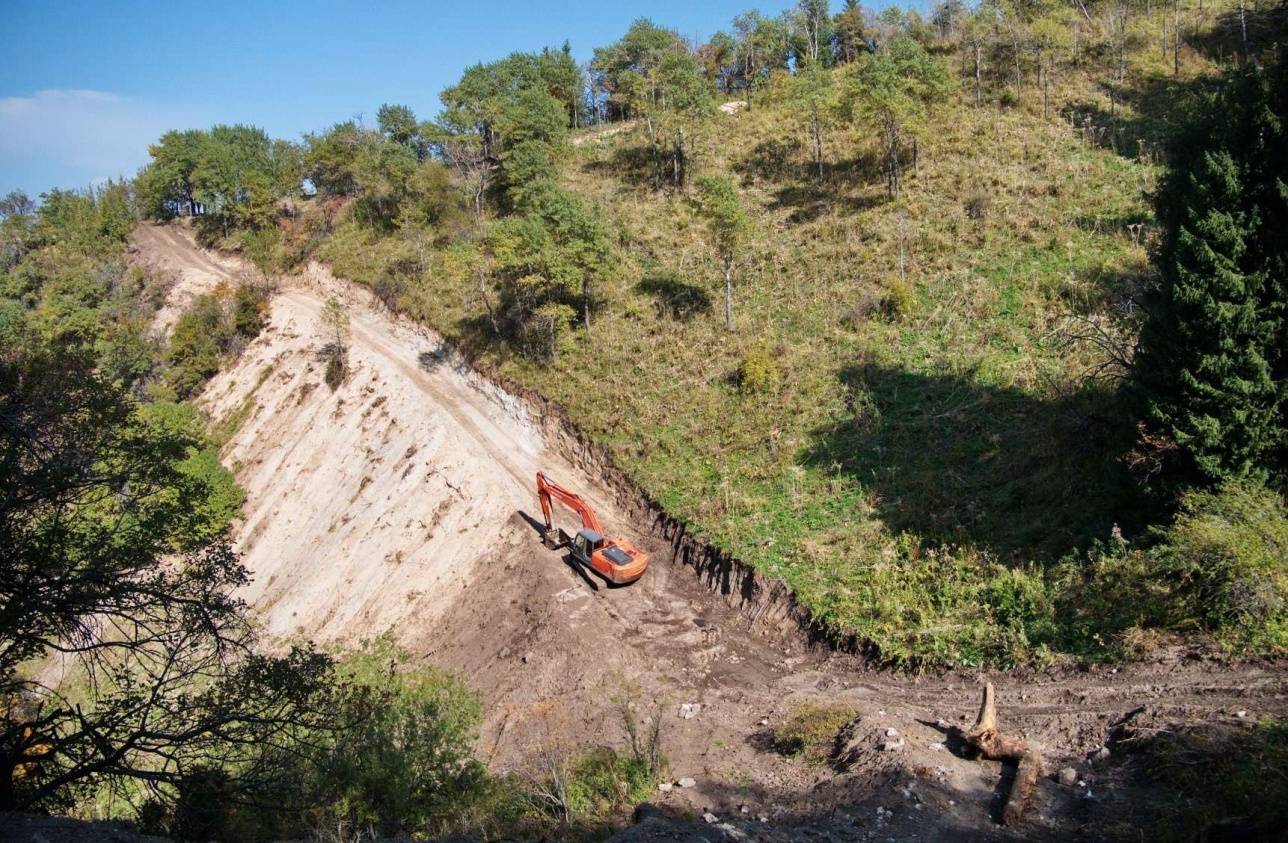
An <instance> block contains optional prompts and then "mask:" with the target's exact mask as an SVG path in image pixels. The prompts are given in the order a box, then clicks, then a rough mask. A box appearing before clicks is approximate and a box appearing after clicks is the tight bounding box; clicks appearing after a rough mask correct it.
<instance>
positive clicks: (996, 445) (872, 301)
mask: <svg viewBox="0 0 1288 843" xmlns="http://www.w3.org/2000/svg"><path fill="white" fill-rule="evenodd" d="M1185 11H1186V13H1187V14H1190V16H1191V17H1194V19H1195V20H1197V17H1195V16H1197V14H1198V12H1197V9H1196V8H1191V7H1190V6H1188V5H1187V6H1186V10H1185ZM1209 13H1210V7H1209ZM1133 27H1134V29H1133V35H1132V39H1131V41H1130V44H1129V47H1130V56H1129V67H1130V71H1129V75H1128V84H1127V85H1126V87H1125V88H1124V89H1123V90H1119V91H1118V92H1117V93H1116V94H1115V97H1116V99H1117V102H1116V103H1115V104H1114V105H1113V106H1112V108H1111V107H1110V104H1109V101H1108V96H1107V94H1106V79H1108V75H1107V74H1108V72H1109V71H1108V70H1107V69H1106V68H1107V67H1108V64H1107V62H1106V60H1105V59H1104V55H1103V54H1104V51H1105V50H1106V49H1107V47H1106V44H1107V43H1108V42H1107V35H1106V34H1105V32H1103V31H1097V29H1096V28H1095V27H1092V26H1090V25H1088V26H1086V27H1084V31H1083V33H1082V39H1083V40H1082V50H1083V55H1082V57H1081V59H1080V62H1079V63H1078V64H1076V65H1075V64H1073V63H1072V62H1070V61H1069V58H1068V56H1067V55H1065V54H1063V53H1062V54H1061V57H1060V58H1059V59H1058V60H1057V61H1056V63H1055V68H1054V71H1053V78H1054V80H1055V81H1054V84H1053V86H1052V98H1051V99H1052V101H1051V107H1050V109H1049V111H1048V112H1047V114H1046V115H1045V116H1044V114H1043V109H1042V102H1041V95H1040V92H1039V90H1038V89H1037V87H1036V85H1032V86H1030V87H1026V88H1024V89H1022V90H1020V91H1018V92H1013V93H1015V94H1016V96H1015V97H1014V99H1015V100H1016V101H1017V104H1016V105H1015V106H1013V107H1001V106H999V105H998V101H999V99H998V98H999V96H1000V94H1001V93H1002V91H1003V90H1004V89H1005V86H1004V85H995V86H994V87H993V88H992V89H991V92H990V95H989V97H988V98H987V99H986V101H985V103H984V104H983V105H981V106H976V105H975V104H974V102H973V91H972V90H971V89H970V88H969V86H967V87H964V88H963V89H962V90H961V91H959V92H958V93H957V94H956V95H954V97H953V98H952V100H951V101H950V102H949V103H946V104H944V105H943V106H940V107H938V108H936V109H935V110H934V111H933V112H932V114H931V115H930V117H929V119H928V122H927V124H926V125H925V126H924V127H923V129H922V131H921V132H920V134H919V140H918V146H919V162H918V166H917V168H916V172H915V173H914V172H909V173H908V176H907V180H906V191H905V193H904V195H903V196H902V197H901V198H900V199H898V200H897V201H892V200H890V199H889V198H888V197H886V195H885V193H884V183H883V179H882V176H881V173H880V171H879V166H878V164H877V157H876V155H877V146H876V138H875V136H874V134H873V133H872V132H871V131H869V127H865V126H857V127H844V126H833V127H832V128H830V129H829V130H828V132H827V135H826V138H825V143H824V155H825V159H826V161H827V162H828V168H827V172H826V174H825V177H824V179H823V180H822V181H821V182H818V181H815V180H814V179H813V178H812V176H811V175H810V168H809V161H808V153H807V147H806V145H805V143H804V142H803V138H804V135H803V128H802V124H801V123H800V121H799V120H798V119H797V117H796V116H795V115H794V114H793V113H792V103H791V99H790V96H789V95H788V93H787V92H786V90H785V89H784V88H780V87H771V89H770V90H769V91H768V92H767V93H766V94H764V95H763V96H761V97H760V98H759V99H758V100H757V101H756V103H755V106H754V108H753V109H752V110H750V111H744V112H740V113H738V114H735V115H718V116H717V117H715V118H714V120H713V121H712V123H711V124H710V125H708V126H707V127H705V129H704V130H703V131H701V132H699V137H698V141H697V150H698V153H697V157H698V170H699V171H722V170H725V171H731V172H733V173H734V174H735V175H736V176H737V177H738V179H739V182H740V187H741V191H742V198H743V201H744V203H745V205H746V206H747V209H748V213H749V216H750V218H751V228H752V236H751V238H750V240H751V242H750V245H749V246H748V247H747V248H746V249H745V251H744V252H743V253H742V254H741V255H740V256H739V258H738V261H737V276H736V282H735V286H736V292H735V297H736V302H735V310H734V313H735V322H736V330H735V331H734V332H733V333H727V332H725V331H724V330H723V326H722V322H721V318H720V313H719V310H720V308H719V306H718V302H719V301H720V296H721V288H720V283H721V275H720V269H719V266H718V264H717V259H716V256H715V254H714V251H713V249H712V248H710V246H709V244H707V243H706V242H705V236H704V228H703V226H702V225H701V224H700V221H699V220H698V219H697V216H696V210H695V208H694V206H693V203H692V202H691V200H690V199H689V197H687V196H685V195H682V194H678V193H673V192H665V191H664V192H654V191H653V190H652V189H651V186H650V185H648V184H647V183H645V182H646V180H642V179H640V178H639V177H638V174H637V173H636V171H635V170H634V169H633V168H632V166H631V165H630V162H632V161H634V160H637V159H638V158H639V156H638V154H637V150H638V148H639V146H640V145H641V144H642V143H643V138H642V135H641V134H640V130H636V131H634V132H632V131H624V132H620V133H617V134H614V135H611V136H604V137H601V138H598V139H595V140H590V141H588V142H586V143H583V144H582V145H580V146H577V147H575V148H573V150H572V152H571V158H570V160H569V161H568V162H567V164H566V166H565V174H564V182H565V186H566V187H567V188H569V189H570V190H572V191H574V192H575V193H577V194H578V195H579V196H581V197H582V198H584V199H585V200H586V201H588V202H590V203H592V204H593V205H595V206H596V207H597V208H598V211H599V214H600V215H601V217H602V218H603V219H604V220H605V221H606V222H607V223H608V225H609V226H610V230H611V231H612V232H613V234H614V239H615V241H616V244H617V245H616V249H617V252H618V254H617V256H616V260H615V261H614V263H615V265H616V266H617V271H616V272H615V273H613V275H612V276H611V277H608V278H603V279H600V282H599V283H600V288H601V289H600V292H601V294H602V297H603V303H602V306H601V307H600V308H599V310H598V312H597V313H596V315H595V318H594V325H593V330H592V334H591V336H589V337H585V338H583V339H584V341H583V342H581V343H578V344H577V345H576V346H574V347H572V348H570V349H569V350H568V351H567V352H566V353H563V354H561V355H560V357H559V358H558V360H556V361H554V362H553V363H543V362H539V361H534V360H530V359H526V358H524V357H522V356H519V355H517V354H515V353H513V352H512V351H511V350H510V349H508V348H507V347H506V346H505V345H503V344H498V343H497V342H495V341H494V339H493V338H491V337H490V336H488V335H487V334H486V333H485V332H482V331H480V329H479V325H481V324H483V323H484V318H483V317H484V304H483V298H482V296H481V294H480V291H479V285H478V278H479V275H478V273H476V271H475V270H476V268H477V267H478V266H479V265H480V261H481V260H482V258H481V256H480V254H479V251H478V247H477V245H475V244H472V243H465V244H457V245H455V246H450V247H446V248H439V249H436V250H434V251H432V252H431V253H430V255H429V257H428V258H427V263H428V266H426V267H425V268H424V271H423V272H422V271H420V269H418V268H409V267H410V266H411V264H413V263H414V261H413V260H412V257H413V254H414V251H415V250H414V249H413V248H412V246H411V243H410V241H409V240H403V239H399V237H398V236H386V237H383V238H382V237H379V236H377V235H375V234H373V233H371V232H368V231H364V230H363V229H362V228H360V227H359V226H358V225H357V224H356V223H354V222H352V221H351V220H350V221H346V222H342V223H341V224H340V225H339V226H338V227H337V228H336V230H335V231H334V232H333V233H332V234H331V235H330V237H329V238H328V239H327V240H326V241H325V242H324V243H323V244H322V246H321V248H320V251H319V252H318V254H319V256H320V257H322V258H324V259H326V260H329V261H331V262H332V264H333V267H334V269H335V271H336V272H337V274H339V275H342V276H346V277H349V278H352V279H354V280H357V281H360V282H363V283H367V284H370V285H372V286H373V287H375V288H376V289H377V290H378V291H380V292H381V294H382V297H384V298H385V299H386V300H387V301H390V300H392V301H393V302H395V303H396V304H397V306H398V307H399V308H401V309H402V310H404V311H406V312H407V313H409V314H410V315H412V316H413V317H414V318H417V319H419V320H422V321H424V322H427V323H429V324H431V325H433V326H434V327H436V328H437V329H439V330H440V331H442V332H443V333H444V334H446V335H447V336H449V337H451V338H453V339H454V340H455V341H457V342H458V343H459V344H461V345H463V346H464V347H466V348H467V349H468V350H469V351H471V352H472V353H473V354H474V355H475V356H476V358H477V359H478V360H479V361H480V362H481V363H482V364H484V365H486V366H489V367H492V368H494V369H496V370H499V371H500V372H501V373H503V374H504V375H506V376H507V377H509V378H511V379H514V380H516V381H518V382H520V383H522V384H525V385H527V386H529V387H532V388H535V389H536V390H538V391H540V392H541V393H543V394H545V395H546V396H548V397H550V398H552V399H554V400H556V401H558V402H560V403H562V404H563V405H564V406H565V407H566V408H567V409H568V411H569V413H570V415H571V417H572V418H573V420H574V421H576V423H577V424H578V425H579V426H581V427H582V428H583V429H584V430H586V431H587V432H588V433H589V434H591V435H592V436H593V437H594V438H595V439H597V440H598V441H600V442H601V443H603V444H605V445H608V446H609V447H610V448H611V449H612V450H613V451H614V453H615V455H616V457H617V459H618V460H619V462H620V463H621V464H622V465H623V466H624V467H625V468H626V469H627V470H628V471H629V472H630V473H631V474H632V476H633V477H634V478H635V479H636V480H637V481H638V482H639V483H640V484H641V485H643V486H644V487H645V488H646V489H647V490H649V492H650V493H651V494H653V495H654V496H655V497H656V498H657V499H658V500H659V501H661V503H662V504H663V505H664V506H665V507H666V508H667V509H668V510H670V511H671V512H672V513H673V514H675V515H677V516H679V517H681V518H683V519H685V520H686V521H688V522H689V523H690V524H691V525H692V526H693V528H694V530H695V531H696V532H701V533H704V534H706V535H707V536H709V537H711V538H712V539H714V540H715V541H716V542H717V543H718V544H719V545H721V546H722V547H724V548H726V549H728V550H729V551H731V552H733V553H734V554H736V555H737V556H739V557H741V558H742V559H744V560H746V561H748V562H750V563H751V564H753V565H755V566H756V567H758V568H760V569H761V570H763V571H766V572H767V573H769V574H771V575H776V576H780V577H783V578H784V579H786V580H787V582H788V583H789V584H790V585H791V586H792V587H793V588H794V589H795V590H796V592H797V594H798V595H799V596H800V598H801V599H802V601H803V602H804V603H805V605H806V606H808V607H809V608H810V609H811V610H813V611H814V612H815V614H816V615H818V616H819V617H820V618H822V619H824V620H826V621H827V622H829V623H832V624H835V625H836V626H838V627H843V628H846V629H849V630H853V631H855V632H857V633H858V634H859V635H861V636H862V637H864V638H866V639H868V640H869V641H870V642H872V643H874V644H875V645H876V646H877V647H878V648H879V650H880V653H881V655H882V657H883V658H884V659H885V660H887V661H890V662H895V663H917V664H923V663H933V664H980V663H985V662H994V663H998V662H1000V663H1012V662H1015V661H1033V660H1040V659H1043V658H1046V654H1047V653H1048V652H1049V651H1048V650H1047V649H1046V645H1045V644H1039V643H1037V642H1038V641H1040V640H1049V639H1051V636H1050V634H1049V632H1050V630H1049V629H1047V628H1046V627H1045V624H1047V623H1048V621H1047V619H1045V617H1042V618H1038V620H1037V621H1035V623H1036V626H1035V627H1034V628H1031V629H1030V628H1025V627H1023V626H1022V625H1017V624H1016V623H1013V622H1011V620H1008V619H1013V618H1014V617H1015V614H1014V613H1011V614H1009V615H1007V614H1006V613H1005V612H1001V611H999V608H998V605H997V601H996V600H994V599H993V598H995V597H996V596H997V595H998V594H1002V593H1007V591H1008V589H1013V588H1015V587H1016V583H1017V582H1018V580H1017V577H1019V578H1028V579H1027V580H1025V588H1026V589H1027V588H1029V587H1030V586H1031V587H1032V588H1036V589H1039V590H1044V589H1050V588H1055V585H1054V583H1055V582H1056V580H1057V579H1058V577H1056V576H1055V574H1053V573H1052V572H1053V571H1055V570H1056V569H1057V568H1058V567H1059V563H1060V560H1062V559H1066V558H1068V557H1069V556H1070V554H1076V553H1079V552H1082V551H1085V550H1086V549H1088V548H1091V547H1093V546H1095V545H1096V543H1097V542H1104V541H1108V540H1109V539H1110V537H1111V535H1113V534H1115V532H1116V531H1117V530H1121V531H1125V532H1126V534H1127V535H1128V537H1129V538H1130V537H1131V536H1133V535H1134V534H1135V533H1136V532H1137V531H1138V530H1140V529H1141V528H1143V527H1144V526H1145V525H1144V524H1143V523H1142V521H1143V519H1142V518H1141V517H1140V516H1139V512H1140V511H1141V507H1140V506H1139V504H1138V502H1137V501H1135V500H1134V499H1133V497H1132V488H1131V484H1130V483H1129V482H1128V478H1127V477H1126V475H1125V472H1124V471H1123V469H1122V468H1121V463H1120V461H1119V457H1120V456H1121V455H1122V454H1123V453H1124V451H1125V450H1126V449H1127V447H1129V446H1130V439H1131V436H1132V431H1131V430H1130V426H1129V425H1124V424H1122V423H1121V422H1118V421H1117V420H1118V419H1123V418H1125V417H1126V414H1125V413H1124V411H1123V408H1122V406H1121V405H1120V403H1119V401H1120V399H1119V397H1118V395H1117V393H1116V390H1115V389H1114V388H1113V386H1112V384H1106V383H1104V382H1102V381H1099V380H1096V379H1089V378H1088V377H1087V373H1088V372H1094V371H1097V370H1098V368H1099V367H1100V366H1101V365H1102V364H1103V363H1104V361H1105V357H1104V354H1103V352H1102V350H1101V349H1099V348H1097V347H1096V346H1095V345H1093V344H1088V343H1084V342H1078V341H1075V340H1074V339H1073V332H1071V331H1070V326H1071V325H1076V324H1078V322H1079V320H1084V319H1088V318H1090V319H1095V320H1097V321H1099V322H1100V323H1101V324H1106V325H1108V326H1110V328H1111V329H1112V330H1113V331H1114V332H1116V333H1117V334H1118V335H1120V336H1122V337H1124V338H1126V340H1127V341H1129V340H1130V337H1131V336H1132V332H1133V331H1134V324H1133V321H1132V313H1133V308H1132V305H1131V302H1132V299H1133V297H1134V295H1135V294H1136V292H1137V291H1138V289H1139V287H1140V285H1141V284H1142V283H1143V281H1145V280H1146V279H1147V278H1148V277H1149V272H1150V269H1149V265H1148V260H1147V246H1148V225H1149V223H1150V222H1151V220H1152V211H1151V208H1150V205H1149V201H1148V194H1149V191H1150V190H1151V189H1152V186H1153V184H1154V181H1155V178H1156V176H1157V168H1156V165H1155V163H1154V156H1153V155H1152V153H1151V152H1150V150H1151V149H1154V148H1156V147H1152V146H1151V145H1150V142H1151V140H1155V139H1157V138H1158V137H1160V136H1161V135H1162V133H1163V132H1164V131H1165V130H1166V128H1167V126H1166V121H1167V120H1168V119H1171V114H1170V112H1169V111H1168V110H1167V109H1166V108H1162V107H1161V106H1162V105H1165V104H1166V103H1167V102H1168V101H1169V100H1168V99H1167V97H1168V96H1171V95H1179V92H1180V91H1182V90H1183V89H1184V88H1185V87H1186V86H1187V85H1190V84H1192V80H1194V79H1195V78H1196V77H1198V76H1199V75H1200V74H1202V73H1210V72H1212V71H1213V70H1214V69H1215V65H1214V64H1213V63H1212V62H1211V60H1210V59H1209V58H1208V57H1207V56H1206V55H1205V54H1204V53H1202V52H1200V51H1198V50H1197V49H1187V50H1186V51H1185V52H1184V54H1183V56H1182V58H1183V68H1182V70H1183V72H1182V74H1181V76H1180V77H1179V79H1176V80H1173V79H1171V78H1170V77H1169V76H1168V75H1167V74H1168V73H1170V70H1171V65H1170V56H1164V55H1162V52H1161V50H1159V49H1158V48H1157V44H1158V43H1159V41H1158V36H1160V34H1161V30H1160V29H1158V20H1157V19H1145V18H1144V17H1141V18H1139V19H1138V20H1137V21H1136V22H1135V23H1134V24H1133ZM948 60H949V61H950V63H952V64H954V66H956V63H957V59H956V57H954V56H953V55H952V53H951V51H950V52H949V54H948ZM1160 97H1161V99H1160ZM1075 112H1076V114H1077V115H1079V119H1080V120H1082V119H1084V118H1089V119H1091V120H1092V122H1093V123H1095V124H1096V125H1104V126H1105V127H1107V129H1108V131H1107V132H1101V133H1096V134H1093V135H1089V134H1088V133H1087V132H1084V131H1076V130H1074V129H1072V128H1071V126H1070V124H1069V122H1067V120H1066V118H1065V117H1064V116H1062V115H1069V114H1074V113H1075ZM1142 141H1144V142H1143V143H1142ZM749 362H750V363H751V364H752V366H751V369H752V370H754V372H755V373H757V379H756V382H755V385H754V387H753V388H748V387H747V384H748V383H749V381H748V380H747V373H748V370H749V369H748V364H749ZM1017 572H1018V573H1017ZM1058 596H1059V595H1058V594H1055V593H1054V592H1053V593H1052V594H1051V595H1049V597H1050V599H1052V600H1054V599H1055V598H1057V597H1058ZM1039 614H1041V613H1039Z"/></svg>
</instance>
